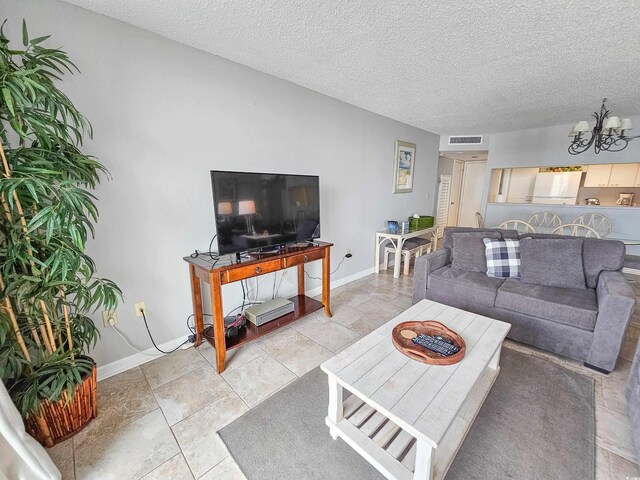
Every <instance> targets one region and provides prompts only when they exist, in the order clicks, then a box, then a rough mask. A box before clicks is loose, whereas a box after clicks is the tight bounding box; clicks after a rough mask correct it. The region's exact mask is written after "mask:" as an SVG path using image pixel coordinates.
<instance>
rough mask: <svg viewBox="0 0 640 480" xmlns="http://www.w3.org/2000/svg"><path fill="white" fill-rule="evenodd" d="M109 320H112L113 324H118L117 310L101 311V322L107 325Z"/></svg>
mask: <svg viewBox="0 0 640 480" xmlns="http://www.w3.org/2000/svg"><path fill="white" fill-rule="evenodd" d="M109 320H112V322H113V325H118V311H117V310H104V311H103V312H102V324H103V325H104V326H105V327H109V326H110V325H111V323H109Z"/></svg>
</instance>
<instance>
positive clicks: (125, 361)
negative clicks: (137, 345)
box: [98, 336, 187, 381]
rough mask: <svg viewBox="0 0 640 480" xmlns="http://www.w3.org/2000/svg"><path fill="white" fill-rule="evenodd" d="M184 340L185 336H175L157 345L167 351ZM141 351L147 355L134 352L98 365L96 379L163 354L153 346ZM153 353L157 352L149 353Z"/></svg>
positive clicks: (122, 370)
mask: <svg viewBox="0 0 640 480" xmlns="http://www.w3.org/2000/svg"><path fill="white" fill-rule="evenodd" d="M186 340H187V336H182V337H180V338H175V339H173V340H169V341H168V342H165V343H163V344H161V345H158V347H160V349H161V350H164V351H166V352H168V351H170V350H173V349H174V348H177V347H178V346H180V345H182V344H183V343H184V342H185V341H186ZM143 352H144V353H146V354H147V355H144V354H142V353H135V354H133V355H130V356H128V357H124V358H121V359H120V360H116V361H115V362H111V363H107V364H106V365H102V366H98V381H100V380H104V379H106V378H109V377H113V376H114V375H117V374H118V373H122V372H124V371H125V370H129V369H130V368H134V367H137V366H139V365H142V364H144V363H147V362H150V361H151V360H155V359H156V358H160V357H162V356H164V353H160V352H158V351H157V350H156V349H155V348H148V349H147V350H143ZM154 353H157V355H153V356H151V354H154Z"/></svg>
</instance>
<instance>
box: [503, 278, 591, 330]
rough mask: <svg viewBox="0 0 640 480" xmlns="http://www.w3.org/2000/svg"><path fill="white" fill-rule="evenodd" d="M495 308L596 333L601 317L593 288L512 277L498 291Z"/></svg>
mask: <svg viewBox="0 0 640 480" xmlns="http://www.w3.org/2000/svg"><path fill="white" fill-rule="evenodd" d="M495 306H496V307H499V308H505V309H507V310H512V311H514V312H519V313H523V314H527V315H532V316H534V317H538V318H542V319H544V320H549V321H551V322H556V323H561V324H563V325H569V326H572V327H577V328H581V329H582V330H588V331H593V329H594V327H595V325H596V318H597V316H598V301H597V298H596V291H595V290H594V289H592V288H589V289H583V290H580V289H577V288H559V287H547V286H544V285H532V284H530V283H525V282H523V281H521V280H520V279H517V278H508V279H506V280H505V282H504V283H503V284H502V286H501V287H500V288H499V289H498V294H497V296H496V302H495Z"/></svg>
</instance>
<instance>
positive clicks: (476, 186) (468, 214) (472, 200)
mask: <svg viewBox="0 0 640 480" xmlns="http://www.w3.org/2000/svg"><path fill="white" fill-rule="evenodd" d="M486 171H487V162H465V163H464V175H463V178H462V193H461V195H460V211H459V212H458V226H459V227H475V226H476V212H479V211H480V209H481V207H482V190H483V189H484V176H485V174H486Z"/></svg>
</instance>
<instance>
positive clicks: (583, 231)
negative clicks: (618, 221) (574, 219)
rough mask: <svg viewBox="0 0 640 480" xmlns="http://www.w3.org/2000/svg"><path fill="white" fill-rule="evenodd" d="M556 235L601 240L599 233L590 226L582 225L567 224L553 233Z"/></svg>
mask: <svg viewBox="0 0 640 480" xmlns="http://www.w3.org/2000/svg"><path fill="white" fill-rule="evenodd" d="M551 233H553V234H554V235H566V236H569V237H591V238H600V235H599V234H598V232H597V231H596V230H595V229H594V228H591V227H590V226H588V225H583V224H582V223H567V224H564V225H560V226H559V227H558V228H556V229H555V230H554V231H553V232H551Z"/></svg>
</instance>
